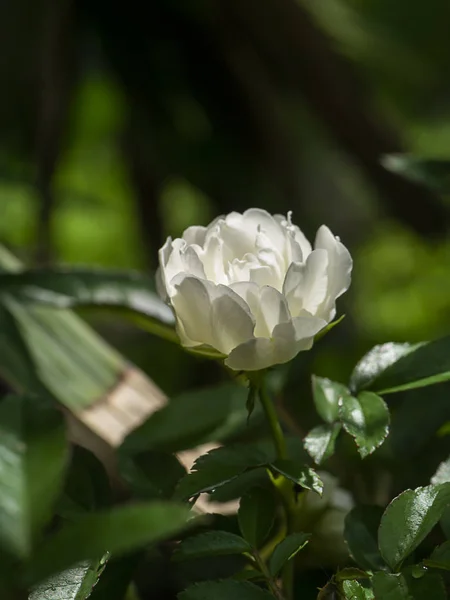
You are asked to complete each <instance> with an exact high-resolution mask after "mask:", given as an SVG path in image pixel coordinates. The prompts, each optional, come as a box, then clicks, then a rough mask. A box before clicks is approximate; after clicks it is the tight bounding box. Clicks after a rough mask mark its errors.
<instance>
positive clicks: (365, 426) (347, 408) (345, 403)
mask: <svg viewBox="0 0 450 600" xmlns="http://www.w3.org/2000/svg"><path fill="white" fill-rule="evenodd" d="M339 410H340V417H341V421H342V425H343V426H344V429H345V430H346V431H347V432H348V433H349V434H350V435H351V436H352V437H354V438H355V442H356V445H357V447H358V452H359V454H360V455H361V457H362V458H365V457H366V456H368V455H369V454H372V452H374V451H375V450H376V449H377V448H378V447H379V446H381V444H382V443H383V441H384V440H385V439H386V437H387V435H388V433H389V410H388V407H387V406H386V404H385V402H384V401H383V399H382V398H380V396H377V395H376V394H374V393H373V392H360V393H359V395H358V397H357V398H355V397H354V396H344V397H343V398H342V403H341V406H340V409H339Z"/></svg>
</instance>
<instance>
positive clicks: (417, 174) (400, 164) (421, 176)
mask: <svg viewBox="0 0 450 600" xmlns="http://www.w3.org/2000/svg"><path fill="white" fill-rule="evenodd" d="M382 164H383V166H384V167H385V168H386V169H388V170H389V171H392V172H393V173H397V174H398V175H402V176H403V177H405V178H406V179H409V180H411V181H415V182H417V183H422V184H424V185H426V186H427V187H429V188H430V189H432V190H435V191H436V192H439V193H441V194H448V193H450V161H448V160H444V159H438V158H421V157H419V156H413V155H411V154H386V155H384V156H383V158H382Z"/></svg>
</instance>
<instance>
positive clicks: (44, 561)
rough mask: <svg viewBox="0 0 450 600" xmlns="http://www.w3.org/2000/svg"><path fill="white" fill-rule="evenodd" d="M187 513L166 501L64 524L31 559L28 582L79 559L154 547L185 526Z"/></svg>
mask: <svg viewBox="0 0 450 600" xmlns="http://www.w3.org/2000/svg"><path fill="white" fill-rule="evenodd" d="M188 516H189V510H188V508H187V507H186V506H182V505H178V504H173V503H169V502H164V503H162V502H151V503H147V504H135V505H128V506H121V507H118V508H114V509H111V510H109V511H103V512H98V513H90V514H86V515H84V516H82V517H80V518H79V519H77V521H76V522H74V523H69V524H67V525H64V526H63V527H62V528H61V530H60V531H58V532H57V533H55V534H54V535H53V536H52V537H50V538H48V539H47V540H46V541H45V542H44V543H43V544H42V545H41V547H40V548H39V552H36V554H35V555H34V556H33V557H32V560H31V561H30V564H29V568H28V570H27V579H28V583H35V582H38V581H41V580H43V579H46V578H47V577H48V576H49V575H51V574H52V573H55V572H58V571H62V570H63V569H66V568H67V567H70V566H72V565H74V564H75V563H77V562H79V561H81V560H88V559H93V558H96V557H98V556H101V555H103V554H104V553H105V551H108V552H111V553H112V554H115V555H119V554H123V553H125V552H130V551H131V550H134V549H136V548H139V547H141V546H143V545H146V544H154V543H156V542H159V541H161V540H163V539H165V538H168V537H170V536H172V535H174V534H175V533H178V532H179V531H181V530H182V529H184V528H185V527H186V524H187V519H188Z"/></svg>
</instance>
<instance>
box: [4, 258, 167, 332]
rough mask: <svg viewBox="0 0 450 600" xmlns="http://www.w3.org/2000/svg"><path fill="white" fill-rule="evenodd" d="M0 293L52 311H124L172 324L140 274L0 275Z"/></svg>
mask: <svg viewBox="0 0 450 600" xmlns="http://www.w3.org/2000/svg"><path fill="white" fill-rule="evenodd" d="M0 290H1V293H7V294H8V295H11V296H14V297H15V298H16V299H17V300H19V301H21V302H31V303H33V304H37V303H38V304H48V305H50V306H53V307H56V308H73V307H78V306H99V307H118V308H126V309H129V310H131V311H133V312H137V313H139V314H142V315H145V316H146V317H149V318H151V319H155V320H157V321H160V322H161V323H165V324H167V325H170V326H173V325H174V323H175V320H174V316H173V312H172V311H171V309H170V308H169V307H168V306H167V305H166V304H165V303H164V302H163V301H162V300H161V299H160V298H159V297H158V295H157V294H156V293H155V288H154V284H153V282H152V281H151V279H150V278H149V277H146V276H145V275H142V274H140V273H132V272H114V271H109V270H103V269H97V270H94V269H90V270H86V269H80V268H73V267H72V268H70V269H69V270H64V269H55V268H52V269H51V270H27V271H21V272H18V273H0Z"/></svg>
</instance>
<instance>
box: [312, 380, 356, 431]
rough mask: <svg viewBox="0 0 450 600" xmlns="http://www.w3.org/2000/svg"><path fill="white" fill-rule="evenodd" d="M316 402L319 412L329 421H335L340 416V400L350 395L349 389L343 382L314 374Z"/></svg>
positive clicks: (313, 382)
mask: <svg viewBox="0 0 450 600" xmlns="http://www.w3.org/2000/svg"><path fill="white" fill-rule="evenodd" d="M312 389H313V398H314V404H315V405H316V409H317V412H318V413H319V415H320V416H321V417H322V419H323V420H324V421H326V422H327V423H330V424H331V423H333V422H334V421H336V419H338V417H339V400H340V399H341V398H342V396H348V393H349V392H348V389H347V388H346V386H345V385H343V384H342V383H337V382H336V381H331V379H326V378H324V377H316V376H315V375H313V376H312Z"/></svg>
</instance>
